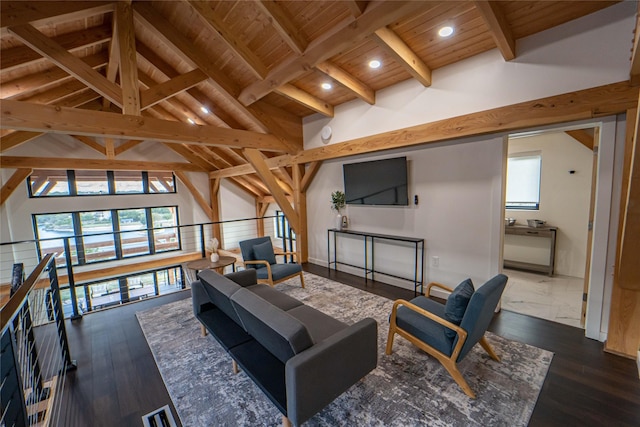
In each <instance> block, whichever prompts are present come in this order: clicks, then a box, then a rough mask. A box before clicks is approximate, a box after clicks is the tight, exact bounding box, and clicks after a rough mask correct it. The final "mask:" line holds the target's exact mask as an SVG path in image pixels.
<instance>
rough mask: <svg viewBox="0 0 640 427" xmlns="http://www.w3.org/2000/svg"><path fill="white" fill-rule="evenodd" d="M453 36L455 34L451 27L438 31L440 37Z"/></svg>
mask: <svg viewBox="0 0 640 427" xmlns="http://www.w3.org/2000/svg"><path fill="white" fill-rule="evenodd" d="M451 34H453V27H450V26H449V25H447V26H445V27H442V28H440V29H439V30H438V35H439V36H440V37H449V36H450V35H451Z"/></svg>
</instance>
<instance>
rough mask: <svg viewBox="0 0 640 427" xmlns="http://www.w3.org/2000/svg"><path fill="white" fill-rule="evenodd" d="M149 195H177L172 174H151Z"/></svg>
mask: <svg viewBox="0 0 640 427" xmlns="http://www.w3.org/2000/svg"><path fill="white" fill-rule="evenodd" d="M148 176H149V193H175V191H176V186H175V182H174V179H173V173H172V172H149V174H148Z"/></svg>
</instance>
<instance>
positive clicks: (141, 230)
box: [118, 209, 149, 257]
mask: <svg viewBox="0 0 640 427" xmlns="http://www.w3.org/2000/svg"><path fill="white" fill-rule="evenodd" d="M118 222H119V224H120V231H121V232H122V233H120V240H121V242H122V255H123V256H124V257H129V256H135V255H142V254H148V253H149V234H148V233H147V230H146V228H147V215H146V213H145V210H144V209H126V210H119V211H118ZM129 230H138V231H129Z"/></svg>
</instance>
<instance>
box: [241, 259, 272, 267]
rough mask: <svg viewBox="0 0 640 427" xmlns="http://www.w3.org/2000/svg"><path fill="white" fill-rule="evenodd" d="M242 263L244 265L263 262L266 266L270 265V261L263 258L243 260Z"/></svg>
mask: <svg viewBox="0 0 640 427" xmlns="http://www.w3.org/2000/svg"><path fill="white" fill-rule="evenodd" d="M242 263H243V264H244V265H247V264H262V265H265V266H268V265H269V263H268V262H267V261H265V260H262V259H258V260H255V261H242Z"/></svg>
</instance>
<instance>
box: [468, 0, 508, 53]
mask: <svg viewBox="0 0 640 427" xmlns="http://www.w3.org/2000/svg"><path fill="white" fill-rule="evenodd" d="M474 4H475V5H476V9H477V10H478V12H479V13H480V16H482V18H483V19H484V22H485V24H487V27H488V28H489V32H490V33H491V37H493V40H494V41H495V43H496V46H497V47H498V49H499V50H500V53H502V57H503V58H504V59H505V61H511V60H512V59H514V58H515V57H516V39H515V38H514V37H513V34H512V33H511V27H509V22H507V18H506V17H505V16H504V12H503V11H502V8H501V7H500V5H499V4H498V2H497V1H487V0H476V1H474Z"/></svg>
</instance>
